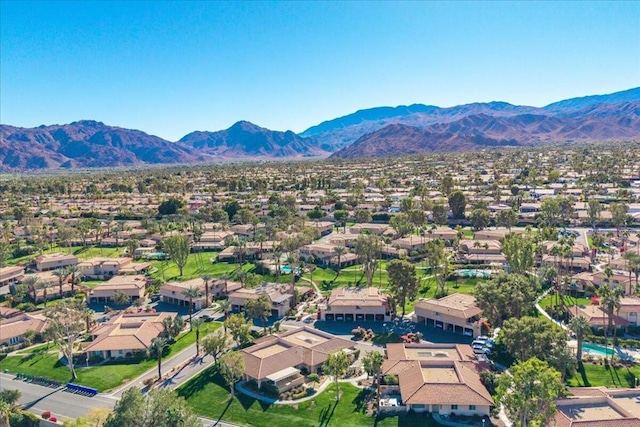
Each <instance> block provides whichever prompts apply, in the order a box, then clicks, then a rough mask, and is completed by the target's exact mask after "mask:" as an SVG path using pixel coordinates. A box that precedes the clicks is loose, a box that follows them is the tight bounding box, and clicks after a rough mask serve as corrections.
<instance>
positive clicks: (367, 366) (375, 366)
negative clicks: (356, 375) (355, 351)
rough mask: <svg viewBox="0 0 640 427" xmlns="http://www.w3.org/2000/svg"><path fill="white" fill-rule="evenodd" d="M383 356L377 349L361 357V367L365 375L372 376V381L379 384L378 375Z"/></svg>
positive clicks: (380, 371) (380, 372)
mask: <svg viewBox="0 0 640 427" xmlns="http://www.w3.org/2000/svg"><path fill="white" fill-rule="evenodd" d="M383 363H384V356H383V355H382V353H379V352H377V351H370V352H368V353H367V354H365V355H364V357H363V358H362V367H363V368H364V371H365V372H366V373H367V375H369V376H372V377H373V380H374V383H375V384H376V385H377V386H379V385H380V375H381V374H382V364H383Z"/></svg>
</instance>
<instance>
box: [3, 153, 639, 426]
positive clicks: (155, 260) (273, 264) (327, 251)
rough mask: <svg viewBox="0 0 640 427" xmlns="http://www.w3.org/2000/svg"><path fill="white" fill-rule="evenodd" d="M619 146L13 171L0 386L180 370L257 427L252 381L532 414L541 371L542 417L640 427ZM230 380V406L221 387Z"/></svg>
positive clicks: (274, 393)
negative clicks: (532, 388)
mask: <svg viewBox="0 0 640 427" xmlns="http://www.w3.org/2000/svg"><path fill="white" fill-rule="evenodd" d="M601 153H604V154H601V155H602V156H607V157H604V159H613V158H616V159H618V161H617V162H616V163H615V165H614V164H613V163H611V165H612V166H611V167H612V168H614V169H615V170H616V173H615V174H612V175H611V176H612V177H615V180H614V179H613V178H612V179H611V182H606V183H598V186H597V187H594V180H595V179H596V178H594V176H593V174H590V173H587V172H586V171H587V170H589V168H590V167H591V168H593V167H595V166H594V165H592V164H591V163H590V161H589V160H588V159H586V158H584V157H583V156H582V152H581V151H579V150H573V149H570V148H565V149H560V148H558V149H556V150H553V151H548V152H544V153H543V152H541V151H537V150H530V151H527V150H518V151H514V152H506V153H503V152H500V155H498V153H497V152H486V153H482V154H480V153H463V154H451V155H448V156H443V157H424V158H419V159H414V158H397V159H378V160H370V161H361V162H355V163H330V162H329V163H321V162H320V163H313V162H310V163H308V164H305V165H304V167H301V166H299V165H298V166H297V165H295V164H294V165H287V166H284V165H279V164H273V165H271V164H266V165H261V166H260V167H259V168H258V167H257V166H255V165H252V164H248V165H245V166H243V167H241V168H240V167H236V168H231V167H228V168H224V167H223V168H221V170H208V169H202V170H198V169H193V170H192V169H187V170H186V172H184V171H183V172H180V173H179V174H178V173H177V172H176V171H169V172H162V173H163V174H164V173H166V177H167V178H166V179H165V181H167V182H165V183H164V184H162V185H164V186H165V187H161V184H160V182H159V181H158V178H157V176H156V174H159V173H160V172H158V171H141V172H131V173H130V174H128V175H125V176H120V175H117V174H105V175H103V176H101V180H100V182H99V185H98V184H97V185H96V189H95V191H94V192H93V193H91V195H89V194H87V193H86V191H85V190H86V188H85V187H86V185H87V183H88V182H89V181H88V180H89V179H93V177H95V175H91V174H90V175H86V176H85V175H79V176H78V177H77V179H75V180H73V181H68V180H65V179H64V178H60V177H47V178H46V179H48V180H54V181H56V180H58V181H60V185H64V186H65V191H64V193H61V194H58V195H56V196H51V197H49V198H47V199H46V200H45V199H44V198H43V197H41V196H40V195H39V194H37V193H36V192H35V191H32V190H30V188H31V187H30V186H29V185H30V184H29V183H30V182H31V180H33V181H34V182H40V181H42V180H45V178H43V177H33V178H31V180H26V181H24V182H22V181H21V182H17V181H12V182H10V183H7V184H6V185H7V186H11V188H12V190H11V193H12V194H18V193H20V194H23V196H21V197H20V199H16V198H15V197H12V196H11V194H10V193H8V192H5V193H4V195H3V197H4V198H3V203H4V204H5V207H4V212H5V213H4V215H3V222H2V230H4V232H3V234H2V235H1V236H0V245H2V247H3V248H5V249H4V251H0V254H4V255H3V256H2V259H1V261H2V264H1V267H0V284H1V289H2V293H1V295H2V296H3V298H4V301H3V303H2V305H0V315H1V320H0V331H1V339H0V346H1V347H0V348H1V352H2V353H1V356H0V357H2V359H0V370H2V371H3V374H2V375H3V377H2V378H3V385H2V387H3V389H4V388H5V387H9V386H7V385H6V384H10V383H11V382H7V381H5V379H7V378H23V377H24V378H32V376H35V377H38V378H40V380H39V381H45V379H46V381H53V382H54V383H55V384H58V383H60V384H61V387H66V388H69V387H76V384H77V385H78V386H79V387H88V388H89V389H90V390H94V391H95V393H96V394H97V395H99V396H114V399H115V400H113V402H114V403H113V404H114V405H115V402H117V401H118V399H120V398H122V396H124V394H125V393H133V391H131V390H133V389H136V390H137V389H141V390H143V391H144V392H149V391H150V390H156V389H158V390H159V389H170V390H175V392H176V393H177V394H178V395H180V396H182V397H184V399H185V402H186V403H185V404H186V405H190V406H189V407H192V408H194V409H195V410H196V413H198V415H200V416H201V417H204V418H207V419H211V420H218V419H221V420H222V421H224V422H230V423H237V424H239V425H263V424H260V423H259V422H254V421H251V422H249V421H247V420H248V419H253V417H255V416H257V413H256V412H254V411H255V409H254V407H253V406H250V407H247V408H244V407H243V406H242V403H241V400H238V399H241V398H240V397H238V396H245V397H246V398H250V399H253V400H255V402H260V404H261V405H265V407H266V408H268V409H267V410H266V412H265V413H264V414H263V415H261V416H262V417H264V419H265V420H268V419H269V414H270V413H271V411H273V413H276V412H277V411H293V412H290V413H291V417H293V418H291V419H292V420H296V422H298V423H299V425H315V424H314V423H313V422H309V420H308V418H306V417H307V415H305V412H302V411H307V409H304V410H302V409H299V408H302V407H305V408H309V409H308V411H310V412H311V413H313V414H315V413H316V412H315V411H316V410H317V409H314V408H316V407H315V406H308V405H318V404H319V403H313V402H325V401H326V402H335V405H339V406H338V407H340V408H347V407H349V408H351V406H349V405H352V403H350V402H351V401H352V400H354V399H355V396H360V397H359V398H358V399H361V401H362V404H361V405H362V406H361V407H360V409H358V410H357V416H356V418H354V420H355V421H352V424H346V425H354V424H353V423H356V424H355V425H369V424H370V425H374V422H375V420H377V422H378V423H379V424H380V423H381V425H383V426H386V425H398V424H401V423H404V422H415V423H418V424H419V425H429V426H431V425H433V426H436V425H472V426H478V427H480V426H483V427H484V426H488V425H496V426H509V425H514V424H512V423H516V424H517V423H518V421H517V417H518V416H520V415H518V414H520V413H519V412H518V410H519V409H518V408H517V407H516V406H515V404H514V403H512V402H511V401H510V400H509V399H508V397H509V396H510V395H512V394H514V393H526V392H528V391H527V390H521V389H520V385H522V384H523V382H524V381H526V380H525V379H523V378H529V377H527V375H529V376H532V375H533V377H535V378H538V377H540V378H543V379H544V380H543V381H544V384H545V387H547V389H546V390H547V391H549V390H551V391H549V393H550V394H549V395H550V396H553V397H552V398H551V400H549V401H548V402H547V403H548V404H553V405H555V406H554V408H555V409H554V410H553V411H550V412H549V416H548V418H546V421H544V423H545V424H540V425H558V426H574V425H575V426H580V425H584V426H587V425H589V426H592V425H593V426H595V425H598V426H599V425H609V424H606V423H609V422H612V421H610V420H622V421H624V423H626V424H615V425H625V426H627V425H628V426H632V425H640V417H639V415H638V411H637V410H636V407H635V406H634V403H633V402H634V399H636V400H635V402H637V399H639V398H640V394H639V393H638V391H637V390H639V389H637V388H636V387H637V381H636V378H637V377H640V351H639V350H638V349H639V348H640V324H639V323H638V313H639V312H640V297H639V292H638V291H639V290H640V288H639V286H638V274H639V269H640V234H639V232H638V230H640V228H638V227H639V226H640V176H639V175H638V173H639V172H640V158H639V157H638V156H637V155H635V156H633V155H631V156H626V157H624V158H622V157H620V153H621V151H616V150H611V151H609V152H606V151H605V152H601ZM505 156H506V157H508V158H509V161H508V162H504V161H500V159H502V160H504V157H505ZM576 158H580V159H581V161H582V162H584V163H585V164H583V165H582V166H581V168H580V170H576V169H575V162H576V161H577V160H575V159H576ZM534 159H535V161H536V162H537V164H540V165H541V166H540V168H539V169H538V170H537V172H536V174H535V175H532V174H529V175H527V174H524V173H523V172H522V171H524V170H525V169H526V167H527V165H528V164H530V163H531V161H533V160H534ZM454 161H455V162H456V163H457V164H459V165H460V167H459V168H456V169H455V170H451V169H450V168H449V166H448V165H449V164H451V162H454ZM601 161H605V160H602V159H601ZM506 165H510V166H515V165H520V166H522V167H520V168H514V167H507V166H506ZM291 168H294V169H295V168H299V169H298V170H295V171H293V172H292V171H291ZM265 174H266V175H265ZM264 176H269V177H271V178H270V179H271V181H269V182H267V181H265V180H264V178H263V177H264ZM125 179H126V180H127V182H128V183H129V184H128V185H127V186H126V188H127V189H129V188H130V189H131V191H129V190H127V191H121V190H119V189H118V188H119V187H117V186H115V183H118V182H121V181H122V180H125ZM597 179H598V180H602V179H603V178H602V177H599V178H597ZM329 181H331V184H330V185H329ZM145 183H146V184H145ZM169 183H171V185H170V186H169ZM155 186H158V187H157V188H156V187H155ZM18 188H19V190H18ZM160 188H163V191H159V190H160ZM186 188H188V189H189V190H188V191H185V190H184V189H186ZM7 191H8V190H7ZM182 373H184V375H183V374H182ZM187 373H188V375H187ZM609 373H611V375H609ZM232 374H233V375H232ZM514 381H516V382H514ZM69 384H71V385H69ZM25 387H32V386H31V385H30V384H29V385H25ZM33 387H36V386H33ZM505 390H508V392H506V394H505ZM554 390H555V391H554ZM94 391H91V393H93V392H94ZM231 391H233V396H234V397H233V398H231V400H229V401H228V402H230V403H229V404H230V405H232V406H231V407H232V408H234V409H233V411H232V412H231V415H227V413H225V412H224V407H223V405H222V403H215V404H203V402H205V401H206V402H209V401H210V399H214V400H215V399H218V398H219V400H220V402H223V401H226V400H225V399H227V396H229V393H230V392H231ZM549 395H548V396H549ZM351 396H353V397H351ZM245 397H243V398H242V399H244V398H245ZM216 402H217V401H216ZM256 404H257V403H256ZM541 405H542V403H541ZM294 408H298V409H294ZM47 410H49V411H51V412H52V413H54V414H58V415H57V416H56V417H59V418H64V417H65V412H64V409H60V408H54V407H51V408H47ZM353 410H354V409H349V411H353ZM56 411H60V412H56ZM538 411H542V409H541V407H538V406H536V407H535V408H533V409H529V412H528V413H529V414H535V413H537V412H538ZM242 414H244V415H242ZM532 416H533V415H532ZM536 416H537V415H536ZM244 417H247V418H244ZM336 420H339V418H336ZM605 420H606V423H605ZM622 421H621V422H622ZM265 422H266V421H265ZM336 422H337V421H336ZM389 423H390V424H389ZM554 423H555V424H554ZM589 423H590V424H589ZM517 425H520V424H517ZM611 425H614V424H611Z"/></svg>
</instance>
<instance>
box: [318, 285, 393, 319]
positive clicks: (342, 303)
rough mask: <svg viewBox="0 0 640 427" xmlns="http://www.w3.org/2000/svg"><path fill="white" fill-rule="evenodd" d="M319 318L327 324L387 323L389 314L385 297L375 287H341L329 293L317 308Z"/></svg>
mask: <svg viewBox="0 0 640 427" xmlns="http://www.w3.org/2000/svg"><path fill="white" fill-rule="evenodd" d="M318 309H319V310H320V318H321V319H322V320H325V321H328V322H333V321H336V322H343V321H344V322H354V321H355V322H358V321H362V322H365V321H366V322H374V321H376V322H388V321H390V320H391V312H390V310H389V304H388V303H387V296H386V295H385V294H383V293H382V292H381V291H380V289H379V288H375V287H362V288H359V287H343V288H337V289H334V290H332V291H331V295H330V296H329V298H327V301H326V303H325V304H320V305H319V306H318Z"/></svg>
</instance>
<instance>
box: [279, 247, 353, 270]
mask: <svg viewBox="0 0 640 427" xmlns="http://www.w3.org/2000/svg"><path fill="white" fill-rule="evenodd" d="M333 252H334V253H335V254H336V257H338V274H340V270H341V269H342V255H344V254H345V253H346V252H347V249H346V248H345V247H344V246H335V247H334V248H333ZM291 274H293V271H292V272H291Z"/></svg>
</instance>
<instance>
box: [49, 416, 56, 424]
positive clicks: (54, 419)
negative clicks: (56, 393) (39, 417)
mask: <svg viewBox="0 0 640 427" xmlns="http://www.w3.org/2000/svg"><path fill="white" fill-rule="evenodd" d="M49 421H51V422H52V423H57V422H58V419H57V418H56V417H51V418H49Z"/></svg>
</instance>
